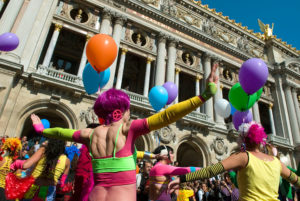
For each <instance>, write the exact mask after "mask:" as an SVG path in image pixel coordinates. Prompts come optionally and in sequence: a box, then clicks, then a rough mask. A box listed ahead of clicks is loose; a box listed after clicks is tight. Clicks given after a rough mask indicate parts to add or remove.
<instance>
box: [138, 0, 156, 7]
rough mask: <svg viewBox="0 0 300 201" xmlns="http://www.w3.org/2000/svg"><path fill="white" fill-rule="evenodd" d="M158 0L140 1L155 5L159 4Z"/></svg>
mask: <svg viewBox="0 0 300 201" xmlns="http://www.w3.org/2000/svg"><path fill="white" fill-rule="evenodd" d="M159 1H160V0H142V2H144V3H146V4H151V5H153V6H155V7H158V6H159Z"/></svg>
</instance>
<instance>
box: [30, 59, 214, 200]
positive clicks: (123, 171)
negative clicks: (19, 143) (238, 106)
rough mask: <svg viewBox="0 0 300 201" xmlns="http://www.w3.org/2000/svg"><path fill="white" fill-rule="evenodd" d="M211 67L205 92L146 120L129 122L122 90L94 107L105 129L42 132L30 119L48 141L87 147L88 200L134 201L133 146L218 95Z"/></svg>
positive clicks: (127, 101)
mask: <svg viewBox="0 0 300 201" xmlns="http://www.w3.org/2000/svg"><path fill="white" fill-rule="evenodd" d="M217 67H218V64H215V65H213V67H212V70H211V74H210V76H209V78H208V82H209V83H208V84H207V86H206V90H205V91H204V92H203V93H202V94H201V95H200V96H195V97H193V98H190V99H188V100H186V101H183V102H180V103H178V104H175V105H172V106H170V107H169V108H167V109H166V110H164V111H162V112H159V113H157V114H154V115H152V116H150V117H148V118H145V119H137V120H132V121H131V120H130V110H129V108H130V99H129V96H128V95H127V94H126V93H124V92H123V91H121V90H116V89H110V90H108V91H106V92H104V93H102V94H101V95H100V96H99V97H98V98H97V100H96V101H95V104H94V111H95V113H96V115H97V116H98V117H99V118H100V119H102V120H104V122H105V125H101V126H98V127H97V128H95V129H88V128H87V129H83V130H72V129H63V128H49V129H44V128H43V125H42V123H41V121H40V119H39V117H38V116H36V115H32V121H33V126H34V128H35V130H36V131H37V132H40V133H42V134H43V135H44V136H46V137H49V138H57V139H61V140H67V141H75V142H79V143H82V144H85V145H87V146H88V148H89V150H90V152H91V155H92V165H93V173H94V181H95V187H94V188H93V190H92V192H91V194H90V196H89V200H91V201H94V200H99V201H115V200H119V201H127V200H128V201H135V200H136V171H135V169H136V151H135V146H134V142H135V140H136V139H137V138H138V137H139V136H141V135H145V134H148V133H150V132H151V131H154V130H157V129H160V128H163V127H165V126H167V125H169V124H171V123H173V122H175V121H177V120H179V119H180V118H182V117H184V116H185V115H187V114H189V113H190V112H192V111H194V110H195V109H197V108H198V107H199V106H201V105H202V104H203V103H204V102H205V101H206V100H208V99H209V98H211V97H212V96H213V95H214V94H215V93H216V91H217V87H216V83H217V80H218V77H217V76H216V69H217Z"/></svg>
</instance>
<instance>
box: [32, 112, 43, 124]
mask: <svg viewBox="0 0 300 201" xmlns="http://www.w3.org/2000/svg"><path fill="white" fill-rule="evenodd" d="M30 118H31V121H32V124H33V125H35V124H41V123H42V122H41V119H40V118H39V116H37V115H35V114H32V115H31V116H30Z"/></svg>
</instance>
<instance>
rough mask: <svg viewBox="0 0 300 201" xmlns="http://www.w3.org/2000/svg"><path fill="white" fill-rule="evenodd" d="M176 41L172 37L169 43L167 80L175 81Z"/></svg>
mask: <svg viewBox="0 0 300 201" xmlns="http://www.w3.org/2000/svg"><path fill="white" fill-rule="evenodd" d="M176 42H177V41H176V40H175V39H173V38H172V39H170V40H169V44H168V64H167V82H174V79H175V62H176Z"/></svg>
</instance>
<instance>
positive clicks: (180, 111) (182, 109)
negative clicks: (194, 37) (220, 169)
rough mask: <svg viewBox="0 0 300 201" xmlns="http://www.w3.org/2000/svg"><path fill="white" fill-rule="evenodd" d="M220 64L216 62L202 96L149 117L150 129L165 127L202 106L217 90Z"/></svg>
mask: <svg viewBox="0 0 300 201" xmlns="http://www.w3.org/2000/svg"><path fill="white" fill-rule="evenodd" d="M217 68H218V64H214V66H213V67H212V70H211V73H210V75H209V77H208V79H207V83H208V84H207V86H206V89H205V91H204V92H203V93H202V94H201V95H200V96H195V97H193V98H190V99H188V100H186V101H183V102H180V103H177V104H175V105H173V106H170V107H168V108H167V109H165V110H164V111H162V112H159V113H157V114H154V115H152V116H150V117H148V118H147V123H148V126H149V130H150V131H153V130H157V129H160V128H163V127H165V126H167V125H169V124H171V123H173V122H175V121H177V120H179V119H181V118H182V117H184V116H185V115H187V114H189V113H190V112H192V111H193V110H195V109H197V108H198V107H199V106H201V105H202V104H203V103H204V102H205V101H207V100H208V99H209V98H211V97H212V96H213V95H214V94H215V93H216V91H217V86H216V84H217V82H218V77H217V76H216V70H217Z"/></svg>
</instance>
